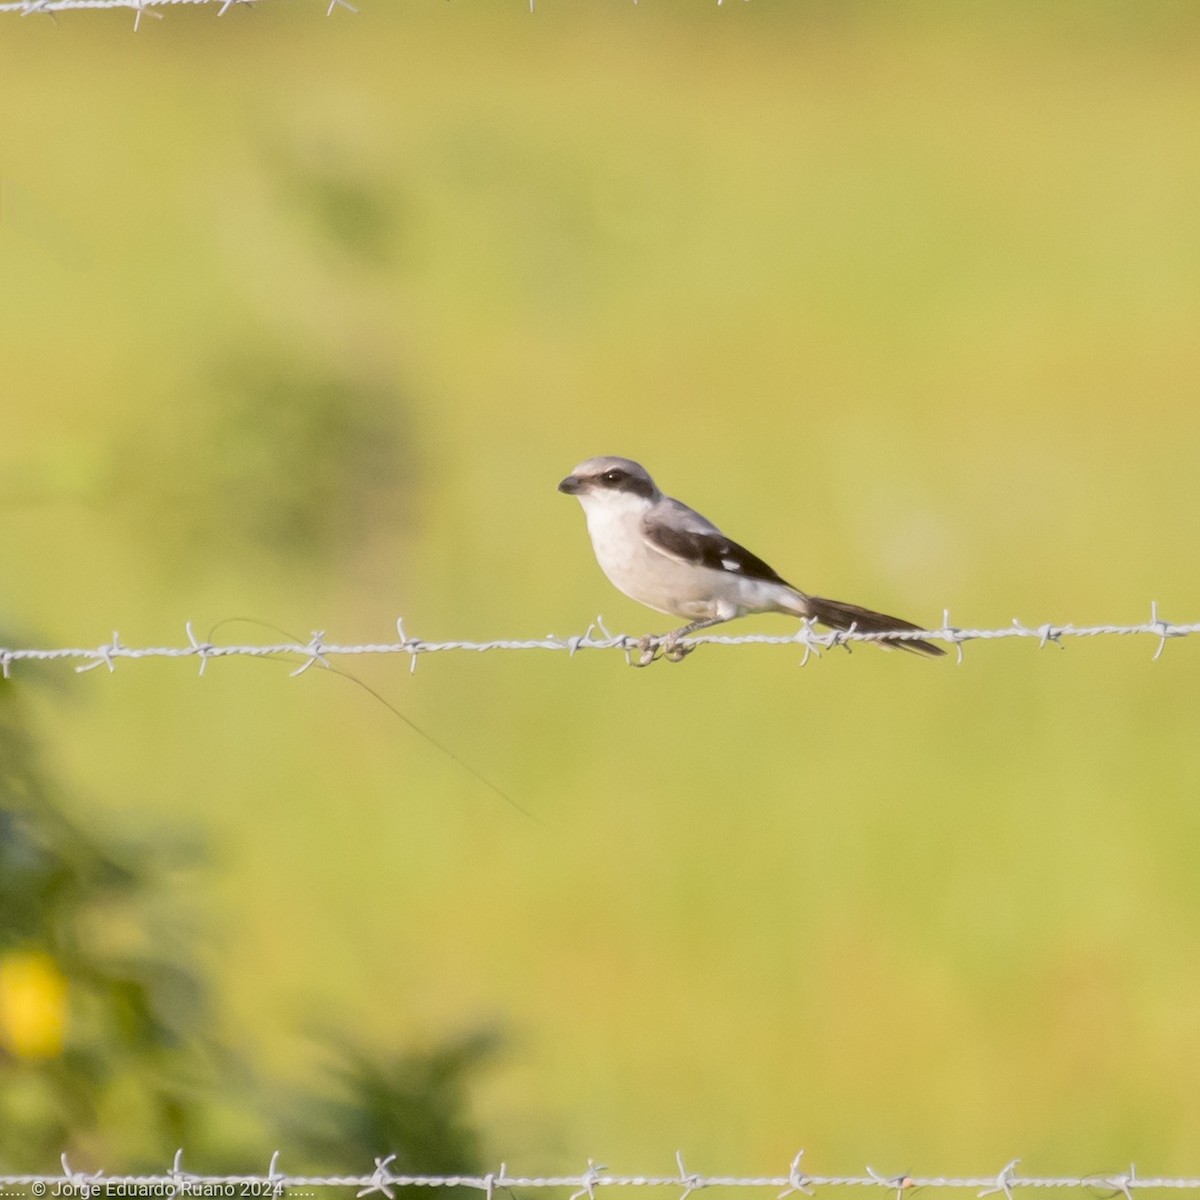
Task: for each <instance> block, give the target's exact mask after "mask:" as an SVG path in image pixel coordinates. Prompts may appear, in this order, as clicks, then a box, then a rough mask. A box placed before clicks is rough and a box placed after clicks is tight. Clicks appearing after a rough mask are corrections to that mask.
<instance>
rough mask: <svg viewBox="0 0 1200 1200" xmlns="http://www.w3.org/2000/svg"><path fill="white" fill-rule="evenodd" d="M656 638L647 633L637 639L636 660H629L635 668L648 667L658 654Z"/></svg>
mask: <svg viewBox="0 0 1200 1200" xmlns="http://www.w3.org/2000/svg"><path fill="white" fill-rule="evenodd" d="M658 646H659V643H658V638H657V637H655V635H654V634H652V633H647V634H645V635H644V636H642V637H640V638H638V642H637V658H634V659H632V660H631V662H632V664H633V666H635V667H648V666H649V665H650V664H651V663H652V662H653V661H654V660H655V659H656V658H657V657H658V654H659V648H658Z"/></svg>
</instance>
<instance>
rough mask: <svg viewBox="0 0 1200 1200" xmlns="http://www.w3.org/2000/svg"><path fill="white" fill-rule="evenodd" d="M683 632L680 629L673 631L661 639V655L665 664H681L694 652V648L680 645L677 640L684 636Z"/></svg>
mask: <svg viewBox="0 0 1200 1200" xmlns="http://www.w3.org/2000/svg"><path fill="white" fill-rule="evenodd" d="M684 632H685V631H684V630H682V629H673V630H671V632H670V633H668V634H667V636H666V637H664V638H663V640H662V653H663V658H665V659H666V660H667V662H683V660H684V659H685V658H687V656H688V655H689V654H691V652H692V651H693V650H695V648H696V647H695V646H683V645H680V642H679V639H680V638H681V637H683V636H684Z"/></svg>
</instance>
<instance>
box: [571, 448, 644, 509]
mask: <svg viewBox="0 0 1200 1200" xmlns="http://www.w3.org/2000/svg"><path fill="white" fill-rule="evenodd" d="M558 490H559V491H560V492H565V493H566V494H567V495H568V496H575V497H576V498H577V499H578V500H579V503H580V504H582V505H583V507H584V509H585V511H586V510H590V509H592V508H595V507H598V506H603V507H604V508H639V509H640V508H645V507H646V506H647V505H648V504H651V503H653V501H655V500H657V499H658V497H659V495H660V494H661V493H660V492H659V490H658V488H657V487H655V485H654V480H653V479H651V478H650V474H649V472H648V471H647V470H646V468H645V467H643V466H642V465H641V463H635V462H634V461H633V459H631V458H617V457H616V456H614V455H607V454H606V455H601V456H600V457H599V458H589V459H586V460H585V461H584V462H581V463H580V464H579V466H577V467H576V468H575V470H573V471H572V472H571V473H570V475H568V476H567V477H566V479H564V480H563V481H562V482H561V483H560V484H559V485H558Z"/></svg>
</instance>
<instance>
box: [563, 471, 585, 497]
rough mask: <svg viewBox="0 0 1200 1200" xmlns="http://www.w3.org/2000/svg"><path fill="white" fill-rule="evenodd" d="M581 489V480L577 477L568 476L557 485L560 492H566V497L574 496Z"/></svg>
mask: <svg viewBox="0 0 1200 1200" xmlns="http://www.w3.org/2000/svg"><path fill="white" fill-rule="evenodd" d="M581 487H583V480H582V479H580V478H579V476H578V475H568V476H567V477H566V479H564V480H563V481H562V483H560V484H559V485H558V490H559V491H560V492H566V493H567V495H568V496H574V495H575V493H576V492H578V491H579V489H580V488H581Z"/></svg>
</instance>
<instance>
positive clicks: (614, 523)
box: [558, 455, 945, 666]
mask: <svg viewBox="0 0 1200 1200" xmlns="http://www.w3.org/2000/svg"><path fill="white" fill-rule="evenodd" d="M558 490H559V491H560V492H565V493H566V494H567V495H569V496H575V497H576V498H577V499H578V500H579V502H580V504H582V505H583V511H584V515H585V516H586V517H587V527H588V534H589V535H590V537H591V539H592V549H593V550H594V551H595V554H596V560H597V561H598V562H599V564H600V568H601V570H602V571H603V572H604V573H605V575H607V576H608V578H609V580H610V581H611V582H612V583H613V584H614V585H615V586H616V587H617V588H618V589H619V590H620V591H622V592H624V593H625V595H626V596H628V597H629V598H630V599H632V600H636V601H638V602H639V603H640V604H645V605H646V606H647V607H649V608H653V609H654V610H655V611H656V612H662V613H670V614H671V615H672V616H675V617H683V618H685V619H686V620H687V622H688V624H686V625H684V626H682V627H681V628H679V629H675V630H672V631H671V632H670V633H668V634H667V635H666V636H665V637H664V638H662V639H658V638H654V637H647V638H643V639H642V641H641V644H640V650H641V655H640V657H639V659H638V660H637V665H638V666H646V665H648V664H649V663H651V662H653V661H654V659H655V657H656V656H657V653H658V650H659V649H660V648H661V650H662V652H663V653H664V654H665V655H666V656H667V657H668V658H669V659H672V660H673V661H678V660H679V659H680V658H682V657H683V656H684V654H685V653H687V648H685V647H683V646H680V645H679V639H680V638H682V637H686V636H687V635H688V634H692V633H695V632H696V631H697V630H700V629H707V628H708V627H709V626H710V625H718V624H720V623H721V622H723V621H732V620H733V619H734V617H742V616H746V615H747V614H748V613H763V612H778V613H787V614H789V615H791V616H795V617H803V618H805V619H808V620H812V621H816V622H818V623H819V624H821V625H827V626H829V628H831V629H836V630H842V631H847V630H850V629H853V630H855V632H857V633H876V634H880V635H882V636H881V638H880V641H881V643H882V644H884V645H888V646H898V647H900V649H902V650H912V651H914V652H916V653H919V654H928V655H931V656H937V655H941V654H944V653H945V651H944V650H942V649H941V648H940V647H938V646H934V645H933V644H932V643H930V642H927V641H923V640H922V639H920V638H914V637H907V638H905V637H900V636H898V635H900V634H903V633H914V632H918V631H919V630H920V629H921V626H919V625H913V624H912V623H911V622H909V621H901V620H900V619H899V618H898V617H889V616H886V615H885V614H884V613H879V612H873V611H872V610H871V609H869V608H860V607H859V606H858V605H857V604H846V603H844V602H843V601H841V600H826V599H824V598H822V597H821V596H810V595H808V594H807V593H806V592H802V591H800V589H799V588H796V587H793V586H792V585H791V584H790V583H788V582H787V580H786V579H784V578H782V576H780V575H779V574H778V572H776V571H775V570H774V569H773V568H772V567H770V566H768V565H767V564H766V563H765V562H763V560H762V559H761V558H759V557H757V556H756V555H754V554H751V553H750V551H749V550H747V549H746V548H745V547H744V546H739V545H738V543H737V542H734V541H731V540H730V539H729V538H727V537H726V536H725V535H724V534H723V533H722V532H721V531H720V530H719V529H718V528H717V527H716V526H715V525H714V524H713V523H712V522H711V521H709V520H708V519H707V518H705V517H702V516H701V515H700V514H699V513H698V512H696V511H695V510H694V509H691V508H688V506H687V505H686V504H682V503H680V501H678V500H674V499H672V498H671V497H670V496H667V495H664V494H663V493H662V492H661V491H660V490H659V489H658V487H657V485H656V484H655V482H654V480H653V479H651V478H650V475H649V473H648V472H647V471H646V468H645V467H643V466H642V465H641V464H640V463H636V462H634V461H633V460H632V459H629V458H616V457H612V456H608V455H605V456H602V457H600V458H589V459H587V460H586V461H585V462H581V463H580V464H579V466H577V467H576V468H575V469H574V470H573V471H572V472H571V474H570V475H568V476H567V477H566V478H565V479H564V480H562V482H561V483H560V484H559V485H558ZM888 635H896V636H891V637H889V636H888Z"/></svg>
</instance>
